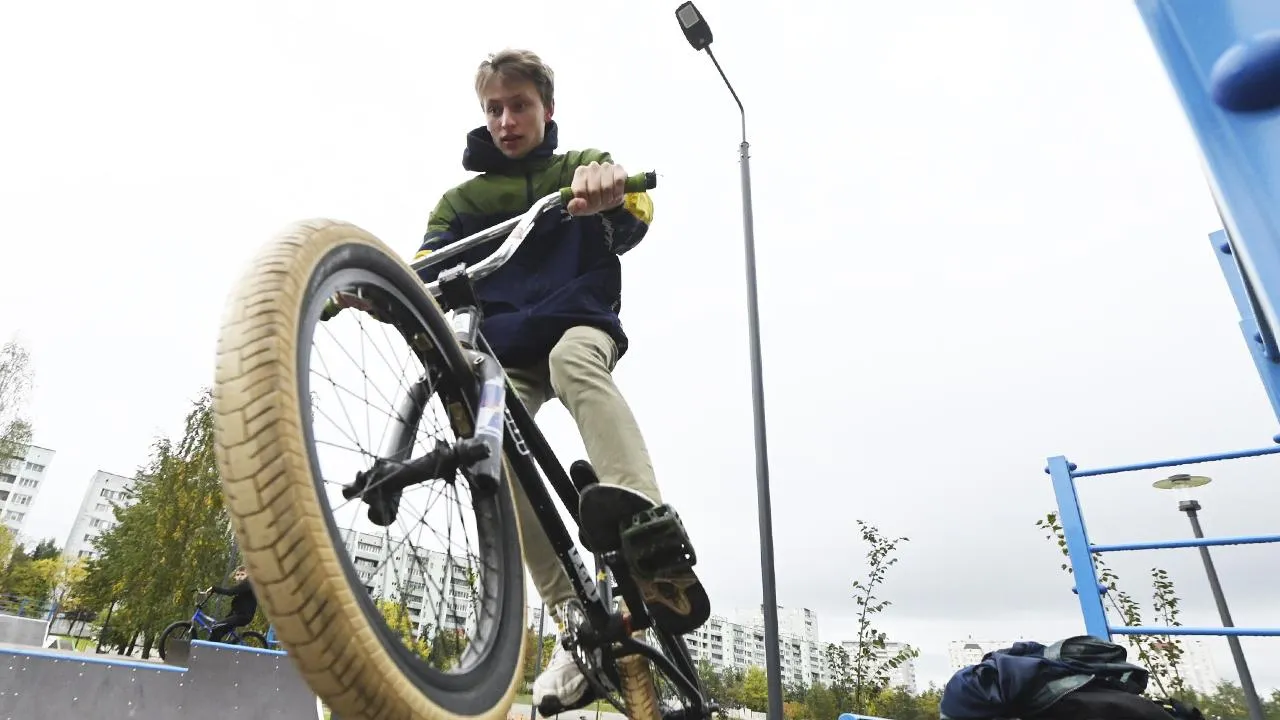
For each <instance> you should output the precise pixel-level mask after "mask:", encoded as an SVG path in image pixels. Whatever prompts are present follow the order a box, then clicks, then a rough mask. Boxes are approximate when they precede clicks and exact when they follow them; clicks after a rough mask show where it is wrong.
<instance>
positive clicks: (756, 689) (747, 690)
mask: <svg viewBox="0 0 1280 720" xmlns="http://www.w3.org/2000/svg"><path fill="white" fill-rule="evenodd" d="M741 701H742V705H743V707H745V708H747V709H748V710H754V711H756V712H765V711H766V710H768V708H769V682H768V678H767V677H766V676H765V674H764V670H763V669H762V668H759V667H756V666H754V665H752V666H751V667H749V668H747V672H746V674H745V675H744V676H743V678H742V698H741Z"/></svg>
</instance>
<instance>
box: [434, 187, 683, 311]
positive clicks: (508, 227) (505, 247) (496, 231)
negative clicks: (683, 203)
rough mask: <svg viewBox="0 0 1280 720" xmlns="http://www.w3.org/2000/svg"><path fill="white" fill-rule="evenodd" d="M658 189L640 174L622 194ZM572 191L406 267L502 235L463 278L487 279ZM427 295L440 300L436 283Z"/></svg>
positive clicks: (541, 201)
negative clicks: (495, 245)
mask: <svg viewBox="0 0 1280 720" xmlns="http://www.w3.org/2000/svg"><path fill="white" fill-rule="evenodd" d="M657 186H658V174H657V173H656V172H653V171H650V172H642V173H637V174H635V175H632V176H631V177H628V178H627V179H626V182H625V184H624V186H623V192H625V193H627V194H629V195H630V194H635V193H642V192H644V191H646V190H652V189H654V188H656V187H657ZM573 197H574V195H573V188H571V187H566V188H561V189H560V190H558V191H556V192H553V193H551V194H550V195H546V196H544V197H542V198H541V199H539V200H538V201H537V202H535V203H534V204H533V206H532V207H530V208H529V209H528V210H526V211H525V212H524V214H522V215H517V216H516V217H513V218H510V219H509V220H504V221H503V222H500V223H498V224H497V225H494V226H493V227H491V228H488V229H486V230H481V231H480V232H478V233H475V234H474V235H468V236H467V237H465V238H462V239H461V240H458V241H456V242H454V243H452V244H450V245H449V246H448V247H445V248H442V249H440V250H437V251H435V252H433V253H431V254H429V255H427V256H425V257H421V258H418V259H417V260H414V261H413V262H412V263H410V265H409V266H410V267H412V268H413V269H414V271H415V272H420V271H422V270H425V269H426V268H429V267H431V266H433V265H436V264H438V263H441V262H444V261H445V260H448V259H449V258H451V257H454V256H456V255H460V254H462V253H464V252H466V251H467V250H470V249H471V248H473V247H476V246H477V245H482V244H484V243H487V242H489V241H491V240H496V239H497V238H499V237H501V236H502V235H503V234H504V233H507V239H506V240H504V241H503V243H502V245H500V246H498V249H497V250H495V251H493V253H492V254H491V255H489V256H488V257H486V258H485V259H483V260H481V261H480V262H478V263H476V264H475V265H472V266H471V267H469V268H467V277H469V278H471V279H472V280H479V279H480V278H483V277H485V276H487V275H490V274H492V273H493V272H494V271H495V270H497V269H498V268H500V267H502V266H503V265H505V264H506V262H507V261H508V260H510V259H511V256H512V255H514V254H515V252H516V250H519V249H520V244H521V243H523V242H524V238H525V235H527V234H528V232H529V230H530V229H531V228H532V227H533V223H534V222H535V221H536V220H537V219H538V217H539V216H540V215H542V213H544V212H546V211H548V210H551V209H553V208H557V207H561V206H563V205H568V204H569V201H570V200H572V199H573ZM426 288H427V292H429V293H431V295H433V296H435V297H439V296H440V292H441V291H440V282H439V281H438V280H437V281H433V282H430V283H427V285H426Z"/></svg>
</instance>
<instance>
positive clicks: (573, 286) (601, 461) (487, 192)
mask: <svg viewBox="0 0 1280 720" xmlns="http://www.w3.org/2000/svg"><path fill="white" fill-rule="evenodd" d="M475 91H476V95H477V97H478V99H479V101H480V107H481V110H482V111H483V112H484V114H485V118H486V123H485V125H484V126H482V127H478V128H476V129H474V130H472V131H471V132H470V133H468V134H467V145H466V150H465V151H464V153H463V156H462V166H463V168H464V169H466V170H469V171H472V172H478V173H480V174H479V175H478V176H476V177H473V178H471V179H469V180H467V181H466V182H464V183H462V184H461V185H458V186H457V187H455V188H453V189H452V190H449V191H448V192H446V193H445V194H444V196H443V197H442V198H441V199H440V201H439V202H438V203H437V204H436V206H435V209H434V210H433V211H432V212H431V215H430V219H429V220H428V222H427V231H426V235H425V237H424V241H423V243H422V245H421V247H420V249H419V251H418V254H417V256H416V257H415V259H416V258H421V257H424V256H425V255H427V254H429V253H431V252H433V251H435V250H439V249H442V248H444V247H446V246H448V245H449V244H450V243H452V242H454V241H456V240H460V239H462V238H464V237H466V236H468V235H470V234H473V233H475V232H478V231H480V230H483V229H485V228H487V227H489V226H491V225H493V224H495V223H498V222H501V221H503V220H505V219H508V218H511V217H515V216H517V215H520V214H522V213H523V212H524V211H526V210H527V209H528V208H529V207H531V206H532V204H533V203H534V201H535V200H536V199H537V198H538V197H540V196H542V195H546V194H548V193H551V192H555V191H556V190H559V189H560V188H562V187H565V186H572V188H573V190H574V195H575V197H574V198H573V200H572V201H570V202H569V203H568V205H567V207H566V208H565V210H567V216H563V217H556V216H554V215H553V216H551V217H546V216H544V217H543V218H542V219H541V220H540V221H539V222H538V223H537V224H536V225H535V226H534V229H533V230H532V231H531V232H530V236H529V237H528V239H526V240H525V242H524V244H523V245H522V246H521V247H520V249H519V250H518V251H517V252H516V253H515V255H514V256H513V257H512V258H511V259H510V261H509V262H508V263H507V264H506V265H504V266H503V267H501V268H500V269H498V270H497V271H495V272H494V273H493V274H492V275H490V276H488V277H486V278H484V279H482V280H479V281H477V283H476V286H475V287H476V292H477V295H478V296H479V298H480V300H481V304H482V310H483V312H484V323H483V325H482V326H481V331H482V332H483V333H484V336H485V338H486V339H487V340H488V342H489V345H490V346H491V347H492V349H493V351H494V354H495V355H496V356H497V358H498V360H499V362H501V363H502V365H503V367H504V368H505V369H506V371H507V374H508V377H510V379H511V383H512V385H513V387H514V388H515V389H516V392H517V393H518V395H519V396H520V399H521V401H522V402H523V403H524V405H525V406H526V407H527V408H528V409H529V412H530V414H531V415H536V414H537V412H538V410H539V408H541V407H542V405H543V404H544V403H545V402H546V401H547V400H550V399H552V398H559V399H560V402H561V403H563V405H564V406H565V408H566V409H567V410H568V411H569V414H570V415H571V416H572V417H573V419H574V421H575V422H576V423H577V425H578V429H579V431H580V433H581V434H582V440H583V444H584V445H585V447H586V451H587V457H588V459H589V460H590V462H591V464H592V466H593V467H594V469H595V471H596V473H597V475H598V476H599V479H600V482H601V483H602V484H605V485H615V486H621V487H624V488H627V489H629V490H631V491H634V492H636V493H639V494H642V495H643V496H645V497H646V498H648V499H649V500H651V501H652V502H654V503H661V502H662V499H661V496H660V494H659V492H658V486H657V483H656V481H655V479H654V472H653V463H652V462H651V461H650V459H649V452H648V450H647V448H646V446H645V442H644V438H643V437H642V436H641V434H640V427H639V425H638V424H637V423H636V419H635V416H634V415H633V414H632V412H631V408H630V407H629V406H628V405H627V402H626V400H625V399H623V397H622V394H621V393H620V392H619V391H618V386H617V385H616V384H615V383H614V380H613V376H612V371H613V368H614V366H615V365H616V364H617V362H618V360H619V358H621V357H622V355H623V354H624V353H625V352H626V351H627V336H626V334H625V333H624V332H623V331H622V324H621V322H620V321H619V318H618V311H619V309H620V308H621V305H622V266H621V263H620V262H619V260H618V256H620V255H622V254H623V253H625V252H627V251H628V250H631V249H632V248H634V247H635V246H636V245H637V244H638V243H639V242H640V240H641V239H642V238H643V237H644V236H645V232H646V231H647V229H648V226H649V223H650V222H651V221H652V219H653V203H652V201H651V200H650V198H649V195H648V194H647V193H636V194H631V195H624V193H623V187H624V181H625V180H626V177H627V173H626V172H625V171H624V170H623V169H622V166H620V165H616V164H614V163H613V161H612V158H611V157H610V155H609V153H607V152H603V151H600V150H593V149H588V150H581V151H569V152H565V153H560V154H557V153H556V152H555V151H556V147H557V143H558V127H557V125H556V123H555V121H554V120H552V115H553V113H554V111H555V97H554V75H553V73H552V71H551V68H549V67H547V65H546V64H544V63H543V62H542V60H541V59H540V58H539V57H538V56H537V55H536V54H534V53H532V52H529V51H526V50H503V51H502V52H499V53H496V54H493V55H490V56H489V59H488V60H485V61H484V62H482V63H481V64H480V67H479V70H478V72H477V73H476V77H475ZM484 252H485V254H487V253H488V252H492V250H491V249H486V250H484ZM440 269H441V268H439V267H436V268H433V269H430V270H426V271H424V272H423V273H422V277H423V279H424V280H425V281H430V280H432V279H434V275H435V274H436V273H438V271H439V270H440ZM515 500H516V508H517V512H518V514H519V517H520V529H521V533H522V538H521V539H522V541H523V544H524V553H525V563H526V565H527V567H528V569H529V574H530V575H531V576H532V577H533V581H534V583H535V585H536V586H537V589H538V593H539V594H540V595H541V596H542V600H543V602H545V603H546V606H547V607H548V608H549V609H550V611H551V614H552V616H553V617H554V618H555V619H556V620H557V622H558V623H559V624H560V625H561V629H562V630H563V622H564V612H563V610H564V604H565V603H566V602H568V601H570V600H571V599H573V598H574V592H573V586H572V585H571V583H570V581H569V578H568V576H567V575H566V574H565V572H564V569H563V567H562V566H561V563H560V559H559V558H557V557H556V555H555V553H554V552H553V551H552V548H551V544H550V542H549V541H548V539H547V537H546V534H545V533H544V532H543V531H542V529H541V526H540V525H539V521H538V518H537V515H536V513H535V512H534V510H533V507H532V506H531V505H530V503H529V499H528V497H527V496H526V495H525V492H524V490H523V488H522V487H520V485H519V484H518V483H517V484H515ZM642 590H644V591H645V595H646V598H648V597H650V596H652V597H654V598H655V599H656V600H657V601H659V602H662V603H663V604H665V605H669V606H670V608H671V609H672V610H673V611H675V612H678V613H680V614H681V615H684V616H687V615H688V613H690V603H689V601H688V600H687V599H686V598H685V597H684V591H683V590H682V589H676V590H675V591H674V592H673V593H671V594H669V595H666V596H660V595H659V594H658V593H654V592H652V589H651V588H646V587H643V586H642ZM586 689H587V680H586V678H585V677H583V675H582V674H581V672H580V671H579V670H578V667H577V665H576V664H575V663H574V661H573V658H572V656H571V655H570V654H569V653H568V651H566V650H564V648H563V647H561V645H559V644H557V645H556V654H555V655H554V656H553V657H552V659H551V661H550V662H549V663H548V664H547V667H546V670H545V672H543V673H542V674H541V675H540V676H538V678H537V679H536V680H535V681H534V683H533V703H534V705H535V706H536V705H539V704H541V703H542V702H543V701H544V700H548V699H554V700H558V701H559V703H560V704H561V705H562V706H565V707H569V706H571V705H573V704H574V703H577V702H578V701H579V700H580V699H581V698H582V697H583V695H584V693H585V692H586Z"/></svg>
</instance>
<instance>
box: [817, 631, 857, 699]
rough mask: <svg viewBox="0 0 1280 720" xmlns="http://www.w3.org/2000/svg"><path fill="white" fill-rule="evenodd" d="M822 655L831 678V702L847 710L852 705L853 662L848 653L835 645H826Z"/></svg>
mask: <svg viewBox="0 0 1280 720" xmlns="http://www.w3.org/2000/svg"><path fill="white" fill-rule="evenodd" d="M823 654H824V655H825V656H826V657H825V659H826V661H827V673H828V674H829V675H830V676H831V697H832V702H834V703H835V704H836V707H840V708H846V709H848V708H850V707H851V706H852V704H853V662H852V660H851V658H850V657H849V651H848V650H845V649H844V647H842V646H840V645H836V644H835V643H827V647H826V650H825V651H824V652H823ZM841 712H844V710H842V711H841Z"/></svg>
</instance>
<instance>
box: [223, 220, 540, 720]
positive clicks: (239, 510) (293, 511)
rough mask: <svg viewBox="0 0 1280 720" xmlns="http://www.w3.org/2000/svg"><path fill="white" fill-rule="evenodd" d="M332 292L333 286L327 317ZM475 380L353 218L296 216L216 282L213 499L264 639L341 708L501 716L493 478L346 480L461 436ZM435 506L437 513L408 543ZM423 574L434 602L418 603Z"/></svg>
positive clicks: (508, 576) (505, 552)
mask: <svg viewBox="0 0 1280 720" xmlns="http://www.w3.org/2000/svg"><path fill="white" fill-rule="evenodd" d="M335 297H342V298H345V299H346V300H348V301H349V302H347V303H346V304H345V307H346V308H347V309H346V310H344V311H342V312H341V313H340V314H338V315H337V316H336V317H330V311H331V309H332V305H329V306H328V308H327V307H326V305H327V301H329V300H331V299H332V298H335ZM322 318H323V319H322ZM325 348H328V349H327V350H325V351H324V352H321V350H324V349H325ZM348 365H355V366H358V367H356V368H355V369H354V370H352V369H349V368H348V367H347V366H348ZM379 381H388V382H389V384H390V388H389V389H385V390H379V389H377V388H371V385H376V384H377V383H378V382H379ZM474 392H475V380H474V376H473V375H472V374H471V370H470V366H469V364H468V363H467V361H466V358H465V356H464V354H463V352H462V349H461V348H460V347H459V346H458V344H457V341H456V340H455V339H454V336H453V333H452V331H451V330H450V328H449V325H448V321H447V320H446V319H445V318H444V316H443V315H442V314H441V312H440V309H439V307H438V306H437V305H436V304H435V302H434V301H433V300H432V299H431V297H430V296H429V295H427V294H426V292H425V291H424V290H423V288H422V284H421V282H420V281H419V279H418V278H417V277H416V276H415V275H414V274H413V271H412V270H410V269H409V267H408V266H407V265H406V264H405V263H404V262H403V261H402V260H400V259H399V258H397V257H396V256H394V255H393V254H392V253H391V251H390V250H389V249H388V248H387V247H386V246H385V245H383V244H382V243H381V242H380V241H378V240H377V239H376V238H374V237H373V236H371V235H369V234H368V233H366V232H364V231H363V230H361V229H359V228H356V227H354V226H351V225H347V224H343V223H338V222H333V221H327V220H319V221H313V222H308V223H303V224H299V225H297V226H295V227H294V228H292V229H291V230H289V231H288V232H287V233H285V234H283V235H281V236H279V237H277V238H276V239H275V240H274V241H273V242H271V243H270V244H269V245H267V246H266V248H265V249H264V250H263V251H262V252H261V254H260V255H259V256H258V257H257V258H256V259H255V261H254V263H253V266H252V268H251V269H250V271H249V272H248V273H247V274H246V275H245V277H244V278H243V279H242V280H241V282H240V283H239V285H238V286H237V287H236V289H235V291H234V294H233V295H232V298H231V301H230V303H229V306H228V312H227V315H226V317H225V320H224V323H223V327H222V331H221V335H220V337H219V342H218V363H217V374H216V380H215V387H214V402H213V412H214V418H215V420H214V422H215V434H216V445H215V447H216V453H217V459H218V469H219V472H220V473H221V476H222V482H223V490H224V495H225V498H226V501H227V508H228V511H229V513H230V515H231V518H232V524H233V526H234V528H235V532H236V537H237V539H238V541H239V543H240V547H241V548H242V551H243V553H244V557H245V560H246V565H247V567H248V570H249V577H250V579H251V582H252V583H253V586H254V589H255V591H256V594H257V596H258V599H259V601H260V604H261V606H262V608H263V611H264V613H265V614H266V616H267V618H268V619H269V620H270V622H271V623H272V624H273V625H274V626H275V631H276V635H277V637H278V638H279V641H280V644H281V645H282V646H283V647H284V648H285V649H286V650H287V651H288V653H289V654H290V655H291V656H292V657H293V658H294V661H295V663H296V664H297V666H298V668H299V670H300V671H301V673H302V675H303V677H305V678H306V681H307V683H308V684H309V685H310V686H311V688H312V690H314V691H315V693H316V694H317V695H318V696H319V697H320V698H321V699H323V701H324V703H325V704H326V705H327V706H328V707H329V708H330V709H331V710H332V711H333V713H334V714H335V715H336V716H340V717H342V718H344V720H353V719H355V718H379V719H382V718H387V719H391V718H405V719H408V718H415V719H418V718H422V719H425V720H452V718H458V717H466V718H468V720H499V719H504V718H505V717H506V714H507V710H508V708H509V707H510V704H511V700H512V698H513V697H514V694H515V690H516V687H517V684H518V682H519V680H520V679H521V675H522V672H521V670H522V668H521V660H522V657H523V649H524V647H523V646H524V639H525V632H524V609H525V601H524V568H523V565H522V563H521V554H520V540H519V533H518V524H517V523H518V521H517V518H516V514H515V510H514V505H513V500H512V495H511V488H510V485H509V481H508V480H507V479H506V478H505V477H504V478H503V481H502V482H501V483H500V484H498V486H497V487H488V486H485V485H483V484H480V483H472V482H471V481H470V480H469V479H468V478H467V477H465V476H464V475H463V474H462V473H459V472H457V471H448V472H445V471H443V470H441V471H440V474H441V475H443V477H439V478H434V479H430V481H429V482H422V483H421V484H415V485H413V486H408V487H405V488H403V490H402V492H386V488H385V487H383V488H381V489H378V488H379V487H380V483H374V482H370V483H369V484H368V486H367V487H363V488H357V490H358V492H356V491H352V488H353V487H355V486H354V485H353V483H354V482H355V481H356V478H357V474H358V473H367V472H369V471H370V470H371V469H375V470H376V469H377V468H392V469H403V468H404V467H405V463H407V462H409V461H411V460H415V459H421V458H423V457H424V456H425V455H426V454H427V453H429V452H431V451H433V450H439V449H441V448H445V449H448V448H449V447H451V446H452V445H451V444H452V443H454V442H456V438H449V437H444V436H446V435H456V436H458V437H465V436H468V435H469V434H470V432H471V425H472V419H473V417H474V413H473V404H472V402H473V395H474ZM433 403H434V405H433ZM361 404H363V405H364V409H363V411H362V412H361V411H360V410H359V409H358V406H359V405H361ZM371 406H378V407H377V409H376V410H373V409H371ZM353 407H355V408H357V409H356V410H355V414H354V415H353V412H352V408H353ZM433 426H434V427H437V428H438V429H439V433H438V434H436V433H433V432H432V431H431V428H432V427H433ZM432 435H434V436H432ZM505 472H506V468H505V467H504V473H505ZM344 486H346V487H345V488H344ZM344 490H346V491H347V492H345V493H344ZM420 491H425V494H426V498H425V500H424V504H422V505H420V506H419V505H414V504H413V502H412V500H413V498H411V495H413V494H415V493H417V492H420ZM464 496H465V497H464ZM464 499H465V500H467V501H468V504H469V505H470V507H463V502H462V501H463V500H464ZM366 503H367V504H366ZM375 505H376V506H377V508H375ZM375 509H376V510H377V511H376V512H375ZM363 511H367V513H366V512H363ZM362 515H367V519H365V517H362ZM434 520H439V521H441V522H444V523H449V524H450V527H449V528H447V529H437V528H430V529H429V530H428V531H427V532H426V533H425V539H426V540H428V541H431V540H435V541H437V544H438V547H434V548H421V547H419V546H418V545H417V544H416V543H417V542H420V541H422V540H423V539H424V532H423V528H424V527H426V526H427V525H428V524H429V523H431V522H432V521H434ZM453 524H458V525H460V528H459V527H454V525H453ZM464 543H465V544H467V545H468V547H467V548H466V549H460V547H459V546H461V545H462V544H464ZM471 544H474V545H475V547H474V548H471V547H470V545H471ZM432 591H438V592H437V594H438V595H439V596H440V597H441V602H442V607H441V608H439V609H437V610H434V611H432V612H431V614H429V615H428V614H427V611H426V610H425V608H424V600H428V601H429V600H431V597H430V596H431V594H432Z"/></svg>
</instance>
